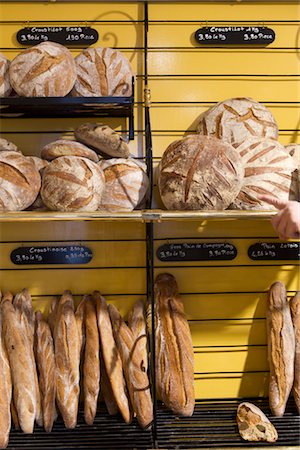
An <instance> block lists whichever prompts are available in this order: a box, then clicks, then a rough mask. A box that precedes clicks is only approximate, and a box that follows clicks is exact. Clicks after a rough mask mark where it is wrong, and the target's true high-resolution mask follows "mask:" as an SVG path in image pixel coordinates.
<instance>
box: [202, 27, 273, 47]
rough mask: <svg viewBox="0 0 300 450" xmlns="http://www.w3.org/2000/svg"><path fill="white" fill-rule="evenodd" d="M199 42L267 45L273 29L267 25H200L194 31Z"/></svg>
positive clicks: (270, 39) (271, 37) (271, 40)
mask: <svg viewBox="0 0 300 450" xmlns="http://www.w3.org/2000/svg"><path fill="white" fill-rule="evenodd" d="M195 39H196V41H197V42H198V43H199V44H205V45H206V44H208V45H220V44H221V45H269V44H271V43H272V42H273V41H274V40H275V31H274V30H272V29H271V28H267V27H202V28H199V30H197V31H196V32H195Z"/></svg>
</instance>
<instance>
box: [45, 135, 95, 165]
mask: <svg viewBox="0 0 300 450" xmlns="http://www.w3.org/2000/svg"><path fill="white" fill-rule="evenodd" d="M60 156H81V157H82V158H87V159H90V160H91V161H94V162H98V161H99V158H98V155H97V153H95V152H94V151H93V150H92V149H90V148H88V147H86V146H85V145H83V144H81V143H80V142H76V141H71V140H67V139H59V140H58V141H54V142H50V144H47V145H45V147H43V148H42V150H41V158H42V159H46V160H47V161H52V160H53V159H55V158H59V157H60Z"/></svg>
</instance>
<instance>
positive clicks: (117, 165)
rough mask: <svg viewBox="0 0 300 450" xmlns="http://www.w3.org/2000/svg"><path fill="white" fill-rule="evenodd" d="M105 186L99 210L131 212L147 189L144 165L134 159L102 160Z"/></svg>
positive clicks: (147, 181) (101, 166)
mask: <svg viewBox="0 0 300 450" xmlns="http://www.w3.org/2000/svg"><path fill="white" fill-rule="evenodd" d="M99 166H100V168H101V170H102V171H103V173H104V177H105V186H104V190H103V193H102V196H101V200H100V204H99V208H98V209H99V210H104V211H111V212H116V211H132V210H133V209H134V208H136V207H137V206H138V205H139V204H140V203H141V202H142V200H143V199H144V197H145V195H146V193H147V190H148V188H149V179H148V176H147V173H146V165H145V164H143V163H141V162H140V161H136V160H134V159H121V158H113V159H108V160H102V161H100V162H99Z"/></svg>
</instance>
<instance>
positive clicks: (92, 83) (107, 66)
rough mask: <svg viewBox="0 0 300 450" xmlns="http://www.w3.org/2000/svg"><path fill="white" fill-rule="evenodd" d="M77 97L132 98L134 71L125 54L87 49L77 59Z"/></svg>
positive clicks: (73, 93) (106, 49) (74, 90)
mask: <svg viewBox="0 0 300 450" xmlns="http://www.w3.org/2000/svg"><path fill="white" fill-rule="evenodd" d="M75 64H76V69H77V80H76V83H75V85H74V89H73V91H72V95H74V96H77V97H102V96H121V97H123V96H130V95H131V93H132V76H133V74H132V70H131V66H130V62H129V60H128V59H127V58H126V57H125V56H124V55H122V53H121V52H119V51H117V50H113V49H112V48H107V47H97V48H87V49H85V50H83V51H82V52H81V53H80V54H79V55H78V56H76V58H75Z"/></svg>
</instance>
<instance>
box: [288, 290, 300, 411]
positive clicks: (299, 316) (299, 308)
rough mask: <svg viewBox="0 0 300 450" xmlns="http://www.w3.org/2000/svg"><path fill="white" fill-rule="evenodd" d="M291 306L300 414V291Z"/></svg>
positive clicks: (296, 397) (296, 388)
mask: <svg viewBox="0 0 300 450" xmlns="http://www.w3.org/2000/svg"><path fill="white" fill-rule="evenodd" d="M290 308H291V314H292V321H293V325H294V332H295V367H294V383H293V390H292V392H293V396H294V400H295V403H296V406H297V409H298V413H299V414H300V292H296V294H295V295H294V296H293V298H292V299H291V300H290Z"/></svg>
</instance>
